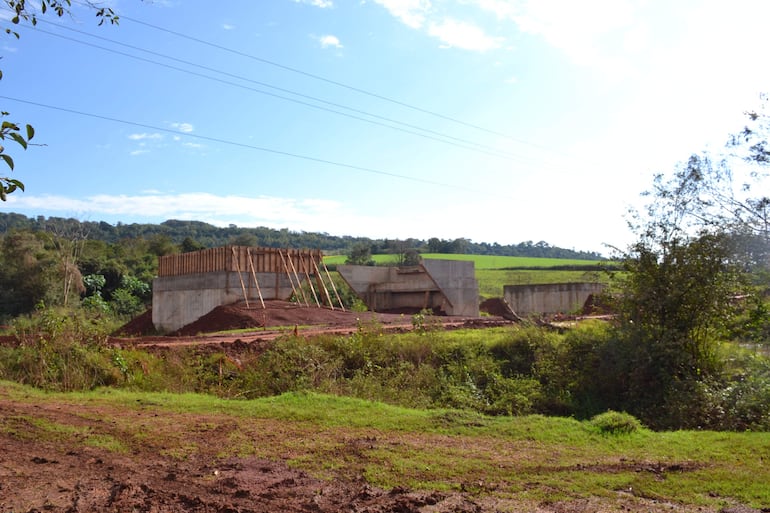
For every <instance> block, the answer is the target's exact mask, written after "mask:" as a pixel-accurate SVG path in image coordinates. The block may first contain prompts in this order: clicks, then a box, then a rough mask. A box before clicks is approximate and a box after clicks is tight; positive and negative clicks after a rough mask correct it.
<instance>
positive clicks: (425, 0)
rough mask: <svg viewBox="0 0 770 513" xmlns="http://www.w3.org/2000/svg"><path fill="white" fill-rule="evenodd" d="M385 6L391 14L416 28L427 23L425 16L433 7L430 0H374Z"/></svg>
mask: <svg viewBox="0 0 770 513" xmlns="http://www.w3.org/2000/svg"><path fill="white" fill-rule="evenodd" d="M374 1H375V3H377V4H380V5H381V6H383V7H385V9H387V10H388V11H389V12H390V14H392V15H393V16H395V17H396V18H398V19H399V20H401V22H402V23H404V24H405V25H407V26H409V27H412V28H414V29H418V28H421V27H422V26H423V25H424V24H425V18H426V15H427V13H428V11H430V9H431V3H430V0H374Z"/></svg>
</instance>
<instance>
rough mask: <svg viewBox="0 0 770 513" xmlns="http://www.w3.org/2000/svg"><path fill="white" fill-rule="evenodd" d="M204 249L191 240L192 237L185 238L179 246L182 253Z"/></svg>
mask: <svg viewBox="0 0 770 513" xmlns="http://www.w3.org/2000/svg"><path fill="white" fill-rule="evenodd" d="M205 247H206V246H204V245H203V244H201V243H200V242H198V241H197V240H195V239H193V238H192V237H185V238H184V240H183V241H182V243H181V244H179V249H180V250H181V252H182V253H192V252H193V251H199V250H201V249H204V248H205Z"/></svg>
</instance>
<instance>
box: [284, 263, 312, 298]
mask: <svg viewBox="0 0 770 513" xmlns="http://www.w3.org/2000/svg"><path fill="white" fill-rule="evenodd" d="M286 258H287V259H288V260H289V265H290V266H291V270H292V272H293V273H294V278H296V279H297V288H298V289H299V293H300V294H301V295H302V301H303V302H304V303H305V306H310V305H309V304H308V302H307V296H306V295H305V291H304V290H302V280H300V279H299V274H297V268H296V267H294V260H292V259H291V255H290V254H289V252H288V250H287V251H286ZM297 299H299V298H297Z"/></svg>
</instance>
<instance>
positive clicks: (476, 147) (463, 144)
mask: <svg viewBox="0 0 770 513" xmlns="http://www.w3.org/2000/svg"><path fill="white" fill-rule="evenodd" d="M40 23H47V24H49V25H53V26H55V27H58V28H61V29H65V30H68V31H70V32H74V33H77V34H81V35H85V36H88V37H92V38H95V39H99V40H102V41H106V42H108V43H112V44H115V45H118V46H122V47H125V48H130V49H132V50H136V51H139V52H144V53H147V54H150V55H154V56H157V57H161V58H163V59H168V60H170V61H174V62H178V63H181V64H185V65H187V66H192V67H195V68H199V69H203V70H206V71H210V72H212V73H217V74H220V75H224V76H228V77H232V78H235V79H238V80H243V81H245V82H248V83H252V84H256V85H259V86H262V87H267V88H269V89H273V90H277V91H281V92H284V93H288V94H291V95H294V96H298V97H300V98H305V99H309V100H312V101H316V102H319V103H322V104H325V105H330V106H333V107H337V108H341V109H345V110H348V111H351V112H355V113H358V114H362V115H365V116H370V117H372V118H375V119H379V120H382V121H386V122H388V123H394V124H397V125H401V126H404V127H408V128H411V129H414V130H418V131H420V132H425V134H433V135H435V136H436V137H431V136H429V135H425V134H424V133H416V132H413V131H411V130H404V129H401V128H398V127H396V126H392V125H388V124H385V123H378V122H376V121H372V120H369V119H365V118H361V117H358V116H354V115H350V114H347V113H344V112H339V111H336V110H333V109H328V108H324V107H321V106H318V105H314V104H309V103H306V102H303V101H300V100H297V99H294V98H288V97H286V96H281V95H278V94H275V93H270V92H267V91H263V90H260V89H254V88H250V87H245V86H243V85H241V84H236V83H233V82H229V81H225V80H222V79H218V78H214V77H211V76H208V75H202V74H199V73H194V72H192V71H189V70H186V69H182V68H177V67H174V66H170V65H168V64H164V63H160V62H157V61H153V60H150V59H143V58H141V57H137V56H135V55H131V54H126V53H123V52H120V51H117V50H114V49H111V48H106V47H103V46H99V45H95V44H93V43H88V42H85V41H82V40H79V39H74V38H70V37H67V36H63V35H61V34H57V33H55V32H49V31H46V30H43V29H41V28H39V26H35V27H32V26H29V25H28V27H29V28H31V29H33V30H37V31H38V32H41V33H43V34H47V35H49V36H53V37H58V38H61V39H64V40H67V41H72V42H75V43H79V44H82V45H85V46H90V47H92V48H97V49H100V50H103V51H106V52H111V53H114V54H117V55H122V56H124V57H128V58H132V59H136V60H140V61H143V62H148V63H151V64H154V65H157V66H163V67H166V68H169V69H173V70H175V71H179V72H182V73H188V74H191V75H194V76H198V77H202V78H206V79H208V80H213V81H218V82H221V83H224V84H227V85H231V86H234V87H240V88H242V89H247V90H250V91H252V92H256V93H259V94H263V95H266V96H272V97H274V98H278V99H281V100H284V101H288V102H293V103H297V104H300V105H304V106H308V107H311V108H315V109H319V110H325V111H327V112H331V113H333V114H337V115H340V116H346V117H349V118H351V119H356V120H358V121H363V122H365V123H370V124H374V125H378V126H383V127H386V128H390V129H392V130H397V131H401V132H404V133H407V134H411V135H416V136H419V137H423V138H426V139H431V140H434V141H438V142H442V143H444V144H450V145H453V146H457V147H460V148H463V149H467V150H471V151H477V152H480V153H484V154H486V155H491V156H494V157H499V158H507V159H509V160H514V161H518V162H523V163H533V160H532V159H529V158H527V157H522V156H521V155H517V154H515V153H511V152H508V151H505V150H501V149H498V148H495V147H492V146H488V145H485V144H481V143H477V142H474V141H470V140H467V139H462V138H459V137H454V136H452V135H449V134H445V133H442V132H438V131H435V130H431V129H428V128H423V127H420V126H417V125H413V124H410V123H406V122H403V121H399V120H397V119H393V118H388V117H385V116H381V115H378V114H373V113H371V112H367V111H364V110H360V109H356V108H353V107H349V106H346V105H342V104H339V103H335V102H331V101H328V100H324V99H322V98H318V97H315V96H311V95H307V94H303V93H299V92H296V91H292V90H290V89H286V88H283V87H279V86H275V85H272V84H269V83H266V82H261V81H258V80H253V79H250V78H247V77H243V76H241V75H236V74H233V73H229V72H227V71H222V70H218V69H216V68H212V67H209V66H205V65H203V64H198V63H195V62H190V61H186V60H183V59H179V58H176V57H173V56H170V55H167V54H163V53H160V52H155V51H153V50H147V49H145V48H141V47H138V46H135V45H131V44H127V43H123V42H120V41H116V40H114V39H110V38H106V37H103V36H98V35H95V34H91V33H88V32H85V31H81V30H78V29H74V28H71V27H67V26H63V25H60V24H56V23H53V22H51V21H47V20H38V24H40ZM441 138H443V139H441ZM444 139H446V140H444ZM451 141H454V142H451ZM458 143H459V144H458Z"/></svg>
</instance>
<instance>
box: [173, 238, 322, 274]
mask: <svg viewBox="0 0 770 513" xmlns="http://www.w3.org/2000/svg"><path fill="white" fill-rule="evenodd" d="M322 258H323V253H322V252H321V251H320V250H306V249H279V248H260V247H248V246H223V247H219V248H210V249H202V250H200V251H193V252H191V253H181V254H178V255H165V256H162V257H160V258H159V259H158V276H160V277H164V276H181V275H184V274H196V273H209V272H216V271H232V272H252V271H253V272H257V273H280V274H284V273H286V272H287V267H288V268H289V270H291V266H292V265H293V266H294V269H296V271H297V272H298V273H302V274H306V273H307V274H310V275H315V274H316V269H317V268H318V267H319V266H321V265H322Z"/></svg>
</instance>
